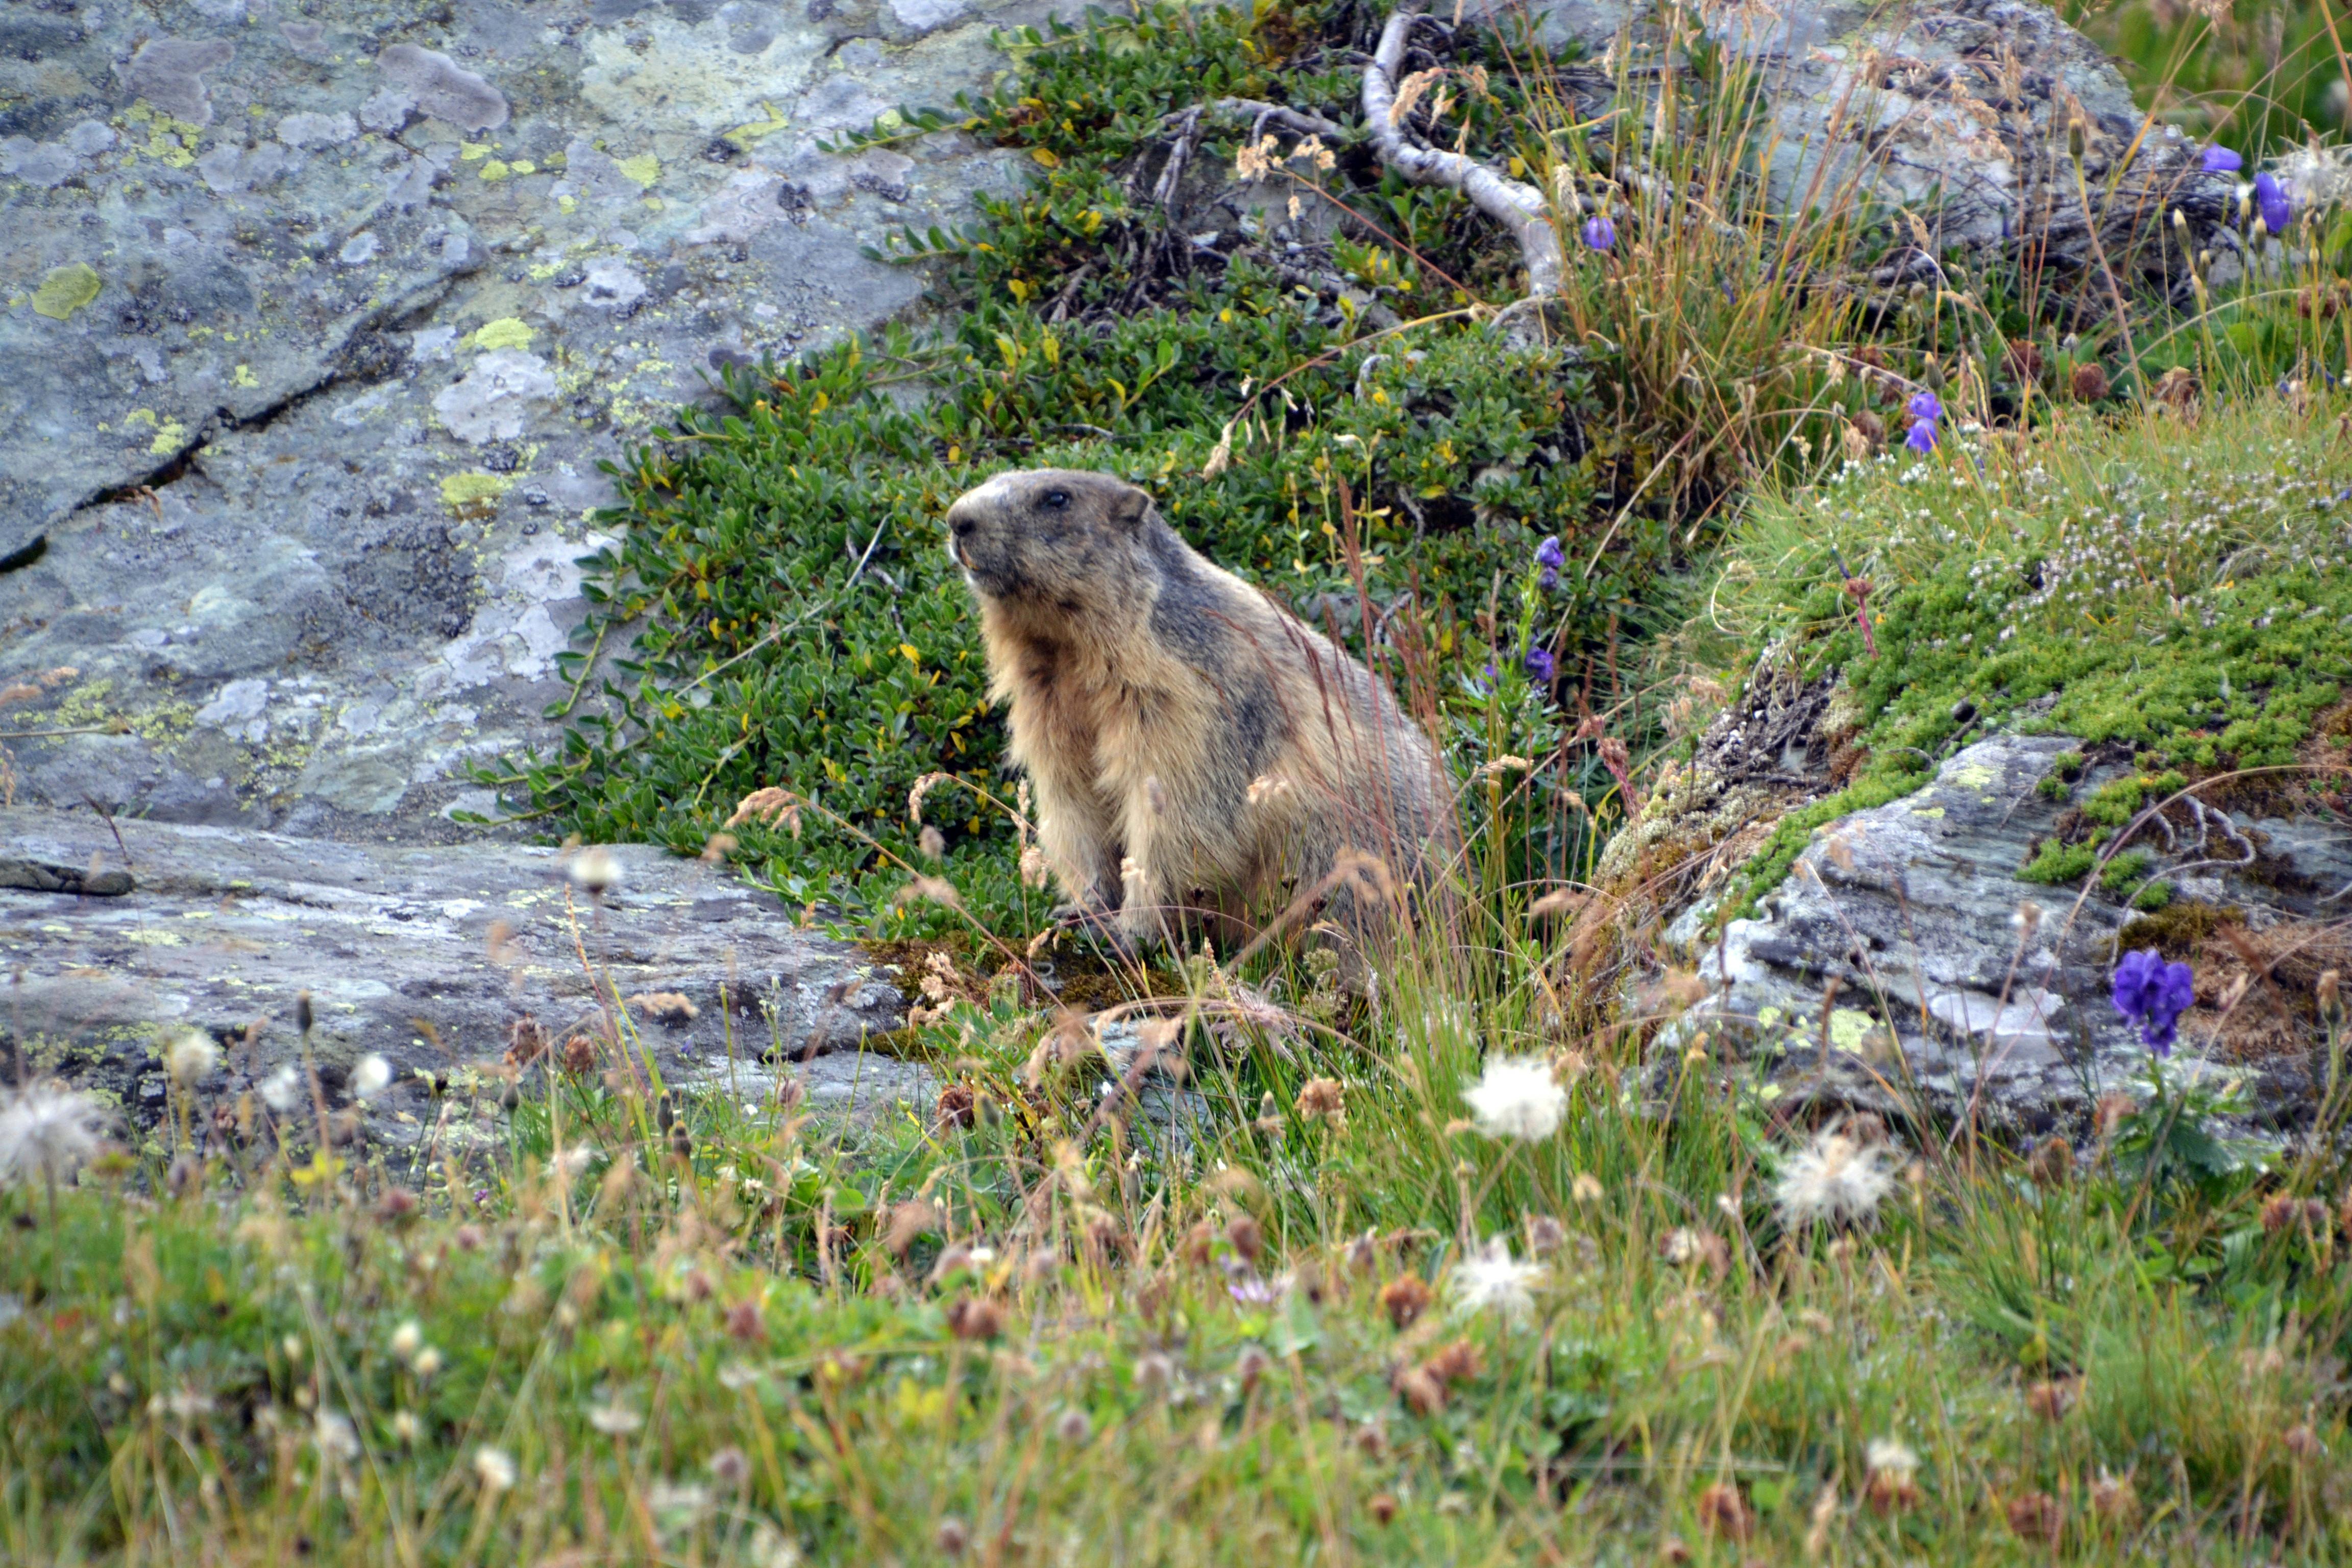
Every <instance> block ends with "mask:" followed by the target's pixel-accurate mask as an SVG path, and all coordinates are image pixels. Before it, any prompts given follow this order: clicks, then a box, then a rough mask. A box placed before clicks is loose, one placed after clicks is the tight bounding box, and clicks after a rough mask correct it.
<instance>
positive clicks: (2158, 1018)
mask: <svg viewBox="0 0 2352 1568" xmlns="http://www.w3.org/2000/svg"><path fill="white" fill-rule="evenodd" d="M2115 999H2116V1012H2118V1013H2121V1014H2122V1015H2123V1016H2125V1017H2126V1018H2128V1019H2130V1020H2131V1021H2132V1022H2133V1023H2135V1024H2137V1025H2138V1026H2139V1038H2140V1043H2141V1044H2142V1045H2144V1046H2146V1047H2147V1048H2148V1049H2149V1050H2151V1051H2154V1052H2155V1053H2156V1054H2157V1055H2158V1057H2168V1056H2170V1055H2171V1054H2172V1042H2173V1040H2174V1039H2175V1038H2177V1037H2178V1036H2179V1022H2180V1015H2181V1014H2183V1013H2186V1012H2187V1011H2189V1005H2190V1004H2191V1003H2193V1002H2195V1001H2196V1000H2197V976H2196V973H2195V972H2193V971H2192V970H2190V968H2189V965H2187V964H2185V963H2165V962H2164V959H2163V958H2162V956H2161V955H2159V954H2158V952H2157V951H2156V950H2155V949H2154V948H2143V949H2141V950H2140V951H2139V952H2127V953H2126V954H2124V960H2123V962H2122V963H2118V964H2116V973H2115Z"/></svg>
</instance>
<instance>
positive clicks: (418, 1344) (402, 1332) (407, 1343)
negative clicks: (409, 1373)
mask: <svg viewBox="0 0 2352 1568" xmlns="http://www.w3.org/2000/svg"><path fill="white" fill-rule="evenodd" d="M424 1348H425V1331H424V1330H423V1329H422V1328H420V1327H418V1325H417V1321H416V1320H415V1319H414V1318H407V1319H404V1320H402V1321H401V1325H400V1327H398V1328H396V1329H394V1330H393V1331H392V1353H393V1354H394V1355H396V1356H398V1357H399V1358H400V1359H401V1360H403V1361H415V1359H416V1352H418V1351H421V1350H423V1349H424Z"/></svg>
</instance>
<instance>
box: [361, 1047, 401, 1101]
mask: <svg viewBox="0 0 2352 1568" xmlns="http://www.w3.org/2000/svg"><path fill="white" fill-rule="evenodd" d="M391 1082H392V1064H391V1063H390V1062H388V1061H386V1060H384V1059H383V1058H382V1057H380V1056H378V1055H376V1054H375V1053H374V1052H373V1051H370V1052H369V1053H368V1054H367V1055H365V1056H363V1057H362V1058H360V1059H359V1065H358V1066H356V1067H354V1068H352V1093H353V1094H356V1095H358V1096H359V1097H360V1098H361V1099H362V1100H373V1099H374V1098H375V1097H376V1096H377V1095H379V1094H382V1093H383V1091H384V1089H385V1088H386V1087H387V1086H388V1085H390V1084H391Z"/></svg>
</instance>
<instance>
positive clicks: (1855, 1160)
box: [1772, 1129, 1895, 1230]
mask: <svg viewBox="0 0 2352 1568" xmlns="http://www.w3.org/2000/svg"><path fill="white" fill-rule="evenodd" d="M1894 1184H1895V1178H1894V1176H1893V1175H1892V1174H1891V1173H1889V1172H1888V1170H1887V1169H1886V1149H1885V1145H1883V1144H1870V1145H1865V1144H1864V1143H1863V1142H1860V1141H1859V1140H1858V1139H1855V1138H1854V1137H1853V1136H1852V1135H1850V1134H1848V1133H1846V1132H1844V1131H1834V1130H1826V1129H1825V1130H1824V1131H1821V1132H1817V1133H1815V1134H1814V1135H1813V1141H1812V1142H1810V1143H1808V1144H1806V1145H1805V1147H1804V1148H1802V1149H1801V1150H1799V1151H1798V1152H1796V1153H1794V1154H1792V1155H1790V1157H1789V1163H1788V1165H1787V1167H1786V1168H1785V1169H1784V1170H1783V1171H1782V1172H1781V1173H1780V1182H1779V1184H1777V1185H1776V1186H1775V1187H1774V1188H1773V1192H1772V1196H1773V1201H1774V1202H1775V1203H1776V1204H1777V1205H1779V1206H1780V1223H1781V1224H1782V1225H1784V1226H1788V1227H1789V1228H1790V1229H1791V1230H1801V1229H1804V1228H1806V1227H1808V1226H1813V1225H1817V1224H1822V1223H1824V1222H1826V1223H1828V1224H1831V1225H1841V1226H1861V1225H1868V1224H1869V1223H1870V1222H1871V1221H1872V1220H1873V1219H1874V1218H1876V1217H1877V1214H1878V1205H1879V1204H1880V1203H1881V1202H1882V1201H1883V1200H1884V1199H1885V1196H1886V1194H1887V1192H1888V1191H1889V1189H1891V1188H1892V1187H1893V1186H1894Z"/></svg>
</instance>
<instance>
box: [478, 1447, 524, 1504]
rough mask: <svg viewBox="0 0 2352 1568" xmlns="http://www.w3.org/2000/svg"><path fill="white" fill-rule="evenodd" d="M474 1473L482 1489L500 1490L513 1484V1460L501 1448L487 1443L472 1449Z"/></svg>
mask: <svg viewBox="0 0 2352 1568" xmlns="http://www.w3.org/2000/svg"><path fill="white" fill-rule="evenodd" d="M474 1475H475V1477H476V1478H477V1479H479V1480H480V1481H481V1483H482V1489H483V1490H484V1491H492V1492H502V1491H504V1490H506V1489H508V1488H509V1487H510V1486H512V1485H514V1484H515V1462H514V1458H513V1457H512V1456H511V1455H509V1454H508V1453H507V1451H506V1450H505V1449H503V1448H493V1447H489V1446H488V1444H484V1445H483V1446H482V1447H478V1448H477V1449H475V1450H474Z"/></svg>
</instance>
